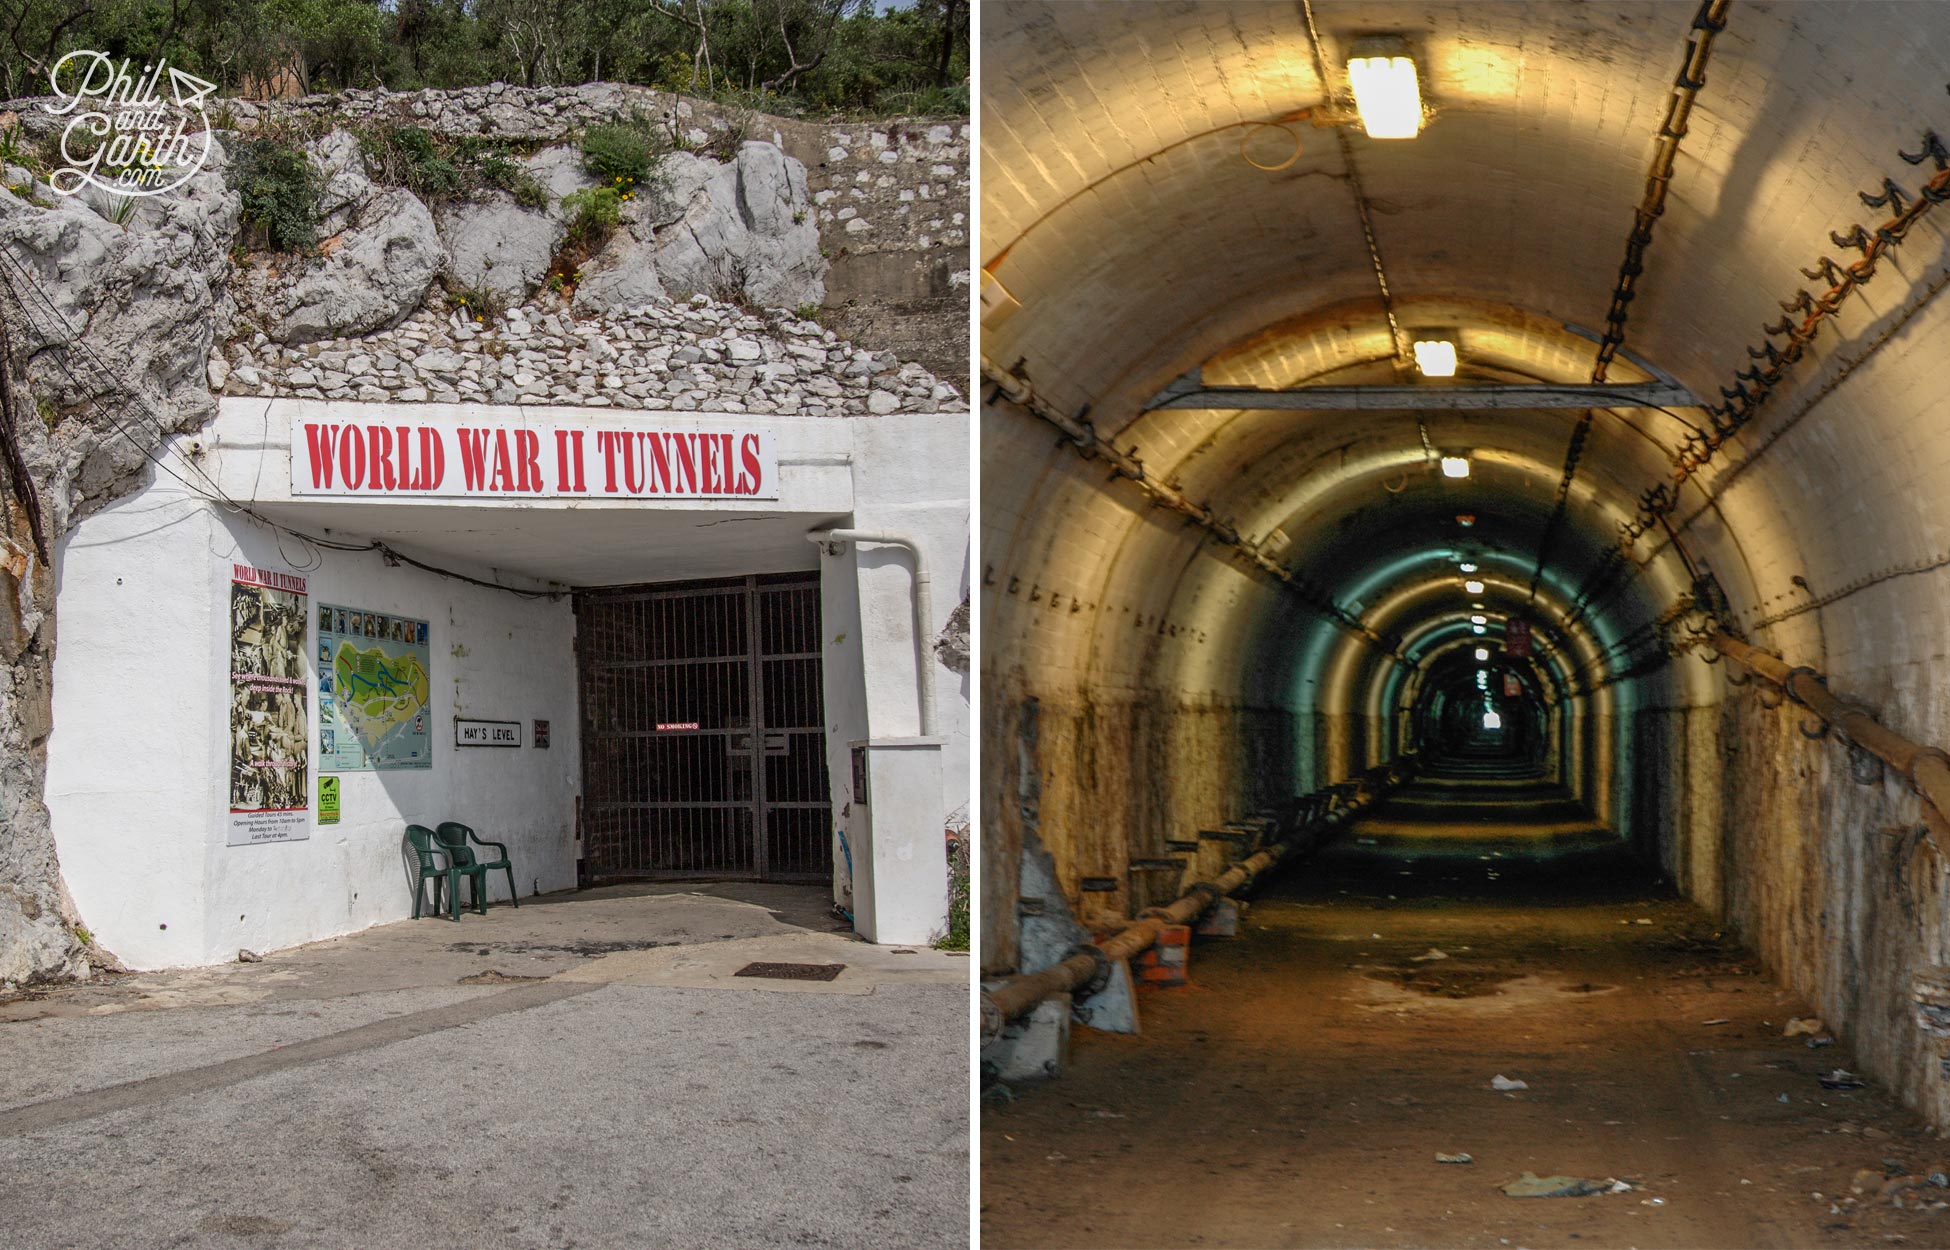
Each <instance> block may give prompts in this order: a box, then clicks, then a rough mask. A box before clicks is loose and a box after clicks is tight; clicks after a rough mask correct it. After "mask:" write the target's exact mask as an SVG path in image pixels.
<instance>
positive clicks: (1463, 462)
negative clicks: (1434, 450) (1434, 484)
mask: <svg viewBox="0 0 1950 1250" xmlns="http://www.w3.org/2000/svg"><path fill="white" fill-rule="evenodd" d="M1442 476H1444V477H1468V476H1469V457H1468V456H1444V457H1443V458H1442Z"/></svg>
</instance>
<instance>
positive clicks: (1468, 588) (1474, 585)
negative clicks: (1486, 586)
mask: <svg viewBox="0 0 1950 1250" xmlns="http://www.w3.org/2000/svg"><path fill="white" fill-rule="evenodd" d="M1463 593H1464V594H1470V595H1480V594H1482V593H1483V583H1481V582H1477V581H1468V582H1464V583H1463Z"/></svg>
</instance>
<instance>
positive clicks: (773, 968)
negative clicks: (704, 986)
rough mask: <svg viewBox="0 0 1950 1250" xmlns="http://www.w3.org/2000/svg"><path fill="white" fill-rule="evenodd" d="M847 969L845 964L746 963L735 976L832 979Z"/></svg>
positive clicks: (798, 979) (781, 978) (793, 979)
mask: <svg viewBox="0 0 1950 1250" xmlns="http://www.w3.org/2000/svg"><path fill="white" fill-rule="evenodd" d="M844 971H846V965H845V964H765V963H759V964H746V965H745V966H744V967H742V968H740V969H739V970H738V971H736V972H734V973H732V974H731V975H732V976H734V977H770V978H771V979H772V980H774V981H830V980H832V979H833V978H834V977H836V976H838V975H839V974H840V973H842V972H844Z"/></svg>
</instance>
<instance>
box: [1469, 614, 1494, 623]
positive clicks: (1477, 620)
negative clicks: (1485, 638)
mask: <svg viewBox="0 0 1950 1250" xmlns="http://www.w3.org/2000/svg"><path fill="white" fill-rule="evenodd" d="M1469 623H1470V624H1471V625H1487V624H1489V623H1490V622H1489V618H1487V617H1482V616H1472V617H1470V618H1469Z"/></svg>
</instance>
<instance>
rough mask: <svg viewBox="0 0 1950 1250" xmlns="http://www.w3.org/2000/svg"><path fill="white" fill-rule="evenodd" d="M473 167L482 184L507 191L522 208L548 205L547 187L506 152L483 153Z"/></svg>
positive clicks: (545, 206)
mask: <svg viewBox="0 0 1950 1250" xmlns="http://www.w3.org/2000/svg"><path fill="white" fill-rule="evenodd" d="M474 168H475V170H476V171H477V172H478V173H479V175H480V179H481V182H482V184H483V185H486V186H490V187H494V188H497V189H498V190H502V191H506V192H508V193H509V194H511V195H513V196H514V197H515V203H517V204H519V205H521V206H522V207H523V208H547V207H548V188H547V187H545V186H543V185H542V184H541V182H540V181H539V180H538V179H537V178H536V177H535V175H533V174H531V173H529V172H528V171H527V170H525V169H523V168H522V167H521V162H520V161H517V160H515V159H514V158H512V157H510V156H508V155H507V154H506V153H502V152H486V153H483V154H482V155H481V156H480V157H479V158H478V159H477V160H476V162H475V165H474Z"/></svg>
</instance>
